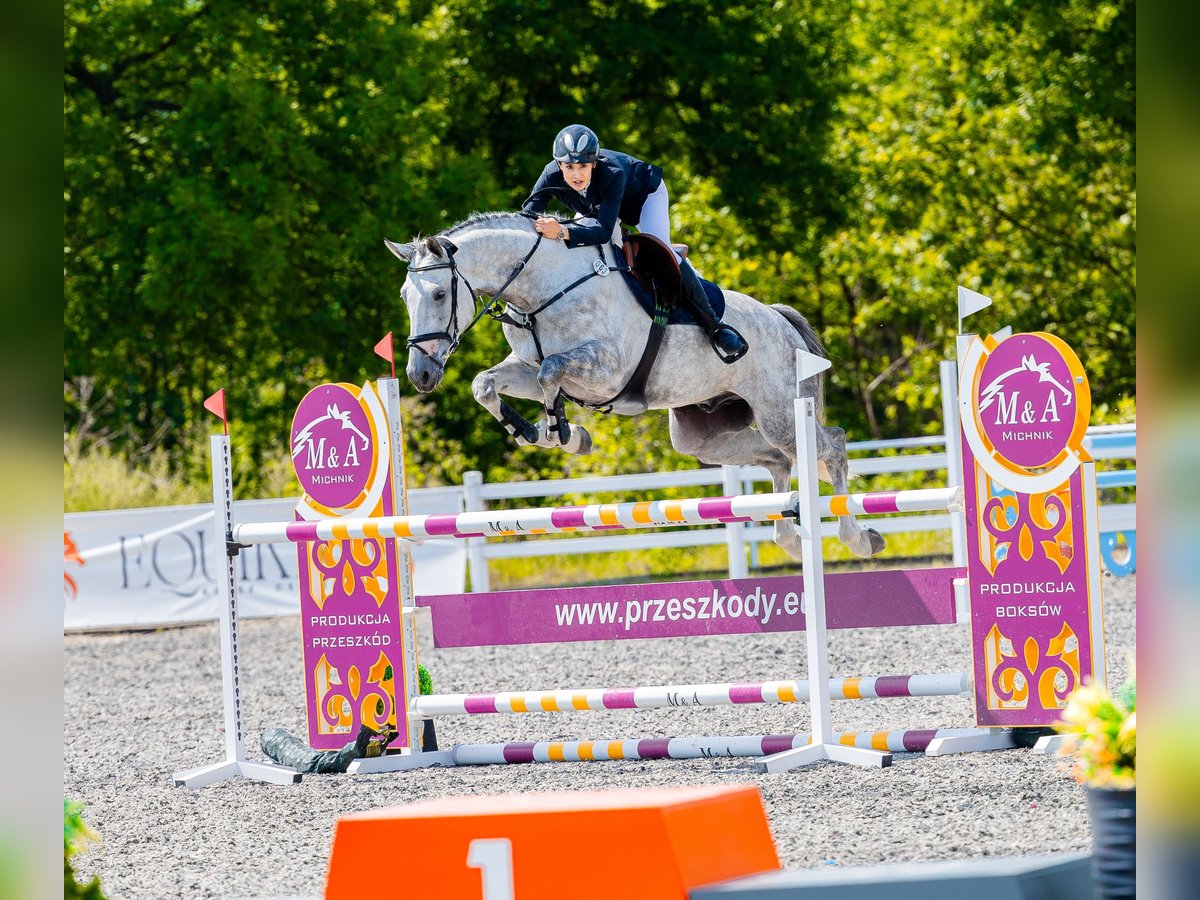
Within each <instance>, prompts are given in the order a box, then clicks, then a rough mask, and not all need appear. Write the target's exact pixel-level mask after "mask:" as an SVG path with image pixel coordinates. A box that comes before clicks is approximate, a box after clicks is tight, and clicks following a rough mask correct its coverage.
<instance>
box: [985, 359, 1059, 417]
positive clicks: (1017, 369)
mask: <svg viewBox="0 0 1200 900" xmlns="http://www.w3.org/2000/svg"><path fill="white" fill-rule="evenodd" d="M1022 372H1036V373H1037V376H1038V384H1045V383H1049V384H1051V385H1053V386H1054V387H1056V388H1058V389H1059V390H1060V391H1062V394H1063V401H1062V402H1063V406H1070V405H1071V397H1072V394H1071V392H1070V391H1069V390H1068V389H1067V388H1066V387H1064V386H1063V384H1062V382H1060V381H1059V380H1058V379H1057V378H1055V377H1054V376H1053V375H1052V374H1051V373H1050V363H1048V362H1042V363H1040V362H1038V361H1037V360H1036V359H1035V358H1034V356H1033V354H1032V353H1029V354H1027V355H1025V356H1023V357H1021V364H1020V365H1019V366H1014V367H1013V368H1011V369H1009V370H1008V371H1006V372H1001V373H1000V374H999V375H997V376H996V377H995V378H993V379H992V382H991V384H989V385H988V386H987V387H985V388H984V389H983V390H982V391H980V392H979V412H980V414H982V413H984V412H985V411H986V410H987V408H988V407H989V406H991V405H992V403H993V402H994V401H995V400H996V398H997V397H998V396H999V395H1000V394H1001V392H1002V391H1003V390H1004V382H1005V380H1006V379H1008V378H1010V377H1011V376H1013V375H1019V374H1020V373H1022Z"/></svg>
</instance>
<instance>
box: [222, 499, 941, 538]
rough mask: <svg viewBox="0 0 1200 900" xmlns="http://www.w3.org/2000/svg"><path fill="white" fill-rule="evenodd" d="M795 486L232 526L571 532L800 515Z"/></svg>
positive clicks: (328, 532)
mask: <svg viewBox="0 0 1200 900" xmlns="http://www.w3.org/2000/svg"><path fill="white" fill-rule="evenodd" d="M961 497H962V493H961V490H959V489H956V488H929V489H922V490H912V491H884V492H876V493H859V494H838V495H830V496H825V497H820V498H819V499H818V504H817V511H818V514H819V515H820V516H821V517H822V518H828V517H831V516H841V515H874V514H882V513H901V512H931V511H944V510H947V509H954V508H955V507H956V505H961ZM798 503H799V501H798V499H797V494H796V493H795V492H790V493H776V494H744V495H739V496H736V497H703V498H699V499H692V500H653V501H642V502H634V503H593V504H589V505H587V506H559V507H544V508H531V509H509V510H487V511H484V512H464V513H458V514H457V515H451V514H442V515H425V516H384V517H378V518H344V519H323V520H316V521H309V522H261V523H259V522H254V523H246V524H242V525H235V526H234V528H233V533H232V536H233V542H234V544H237V545H240V546H250V545H252V544H280V543H288V542H293V543H295V542H300V541H332V540H341V541H347V540H373V539H375V540H377V539H384V538H404V539H409V540H425V539H427V538H471V537H503V536H510V535H522V534H530V535H532V534H558V533H563V532H572V531H609V530H617V529H636V528H661V527H670V526H678V525H713V524H725V523H729V522H769V521H774V520H778V519H787V518H793V519H794V518H796V517H797V514H798V513H797V508H798Z"/></svg>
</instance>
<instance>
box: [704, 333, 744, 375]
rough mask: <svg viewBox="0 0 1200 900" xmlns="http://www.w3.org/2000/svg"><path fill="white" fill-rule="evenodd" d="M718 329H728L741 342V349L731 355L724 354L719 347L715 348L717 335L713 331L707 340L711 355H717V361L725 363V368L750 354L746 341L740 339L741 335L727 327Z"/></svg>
mask: <svg viewBox="0 0 1200 900" xmlns="http://www.w3.org/2000/svg"><path fill="white" fill-rule="evenodd" d="M720 327H722V328H729V330H730V331H732V332H733V333H734V334H736V335H737V336H738V337H739V338H741V340H742V347H741V349H740V350H736V351H735V352H733V353H726V352H725V351H724V350H722V349H721V348H720V347H718V346H717V333H716V332H715V331H714V332H713V333H712V334H711V335H710V336H709V338H708V342H709V344H710V345H711V346H712V348H713V353H715V354H717V358H718V359H719V360H721V362H723V363H725V365H727V366H728V365H732V364H733V363H735V362H737V361H738V360H739V359H741V358H742V357H743V356H745V355H746V354H747V353H749V352H750V344H749V343H747V341H746V339H745V338H744V337H742V335H741V334H740V333H739V332H738V331H737V330H736V329H734V328H730V327H729V326H728V325H722V326H720Z"/></svg>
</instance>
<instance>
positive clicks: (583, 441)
mask: <svg viewBox="0 0 1200 900" xmlns="http://www.w3.org/2000/svg"><path fill="white" fill-rule="evenodd" d="M563 449H564V450H566V451H567V452H568V453H574V454H575V455H576V456H587V455H588V454H589V453H591V452H592V436H591V435H590V434H588V430H587V429H586V428H582V427H580V426H579V425H572V426H571V436H570V437H569V438H567V442H566V444H564V445H563Z"/></svg>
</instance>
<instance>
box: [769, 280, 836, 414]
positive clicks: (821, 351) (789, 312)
mask: <svg viewBox="0 0 1200 900" xmlns="http://www.w3.org/2000/svg"><path fill="white" fill-rule="evenodd" d="M771 309H773V310H775V311H776V312H777V313H779V314H780V315H781V316H783V317H784V318H785V319H787V320H788V324H790V325H791V326H792V327H793V328H795V329H796V331H797V332H799V334H800V340H801V341H803V342H804V349H805V350H807V351H808V352H809V353H812V354H814V355H816V356H820V357H825V345H824V344H822V343H821V339H820V338H819V337H817V333H816V332H815V331H813V327H812V326H811V325H809V324H808V319H806V318H804V316H803V315H801V314H800V313H798V312H796V310H794V309H792V308H791V307H790V306H785V305H784V304H782V303H772V304H771ZM813 399H814V401H815V402H816V406H817V421H818V422H822V423H823V422H824V421H825V373H824V372H822V373H821V374H819V375H818V376H817V395H816V397H814V398H813Z"/></svg>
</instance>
